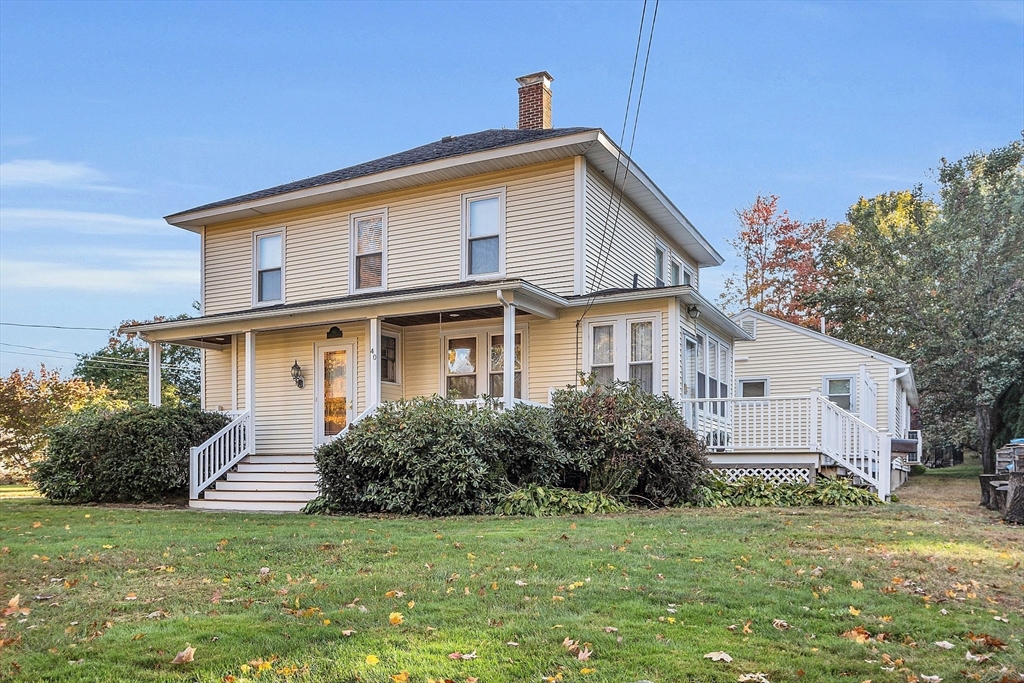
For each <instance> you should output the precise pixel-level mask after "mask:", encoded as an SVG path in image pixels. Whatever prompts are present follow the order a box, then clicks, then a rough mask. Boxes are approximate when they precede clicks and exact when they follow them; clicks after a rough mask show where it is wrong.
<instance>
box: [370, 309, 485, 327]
mask: <svg viewBox="0 0 1024 683" xmlns="http://www.w3.org/2000/svg"><path fill="white" fill-rule="evenodd" d="M503 313H504V309H502V307H501V306H488V307H486V308H464V309H460V310H457V311H442V312H439V313H416V314H413V315H396V316H388V317H386V318H383V319H382V322H386V323H390V324H392V325H398V326H399V327H412V326H415V325H436V324H438V323H439V322H446V323H454V322H465V321H467V320H490V319H493V318H500V317H501V316H502V314H503Z"/></svg>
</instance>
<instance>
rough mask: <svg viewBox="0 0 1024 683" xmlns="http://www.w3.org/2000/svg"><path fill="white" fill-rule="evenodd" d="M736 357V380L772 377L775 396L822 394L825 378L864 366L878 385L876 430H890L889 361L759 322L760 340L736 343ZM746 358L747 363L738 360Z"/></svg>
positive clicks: (768, 323)
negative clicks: (812, 392) (813, 391)
mask: <svg viewBox="0 0 1024 683" xmlns="http://www.w3.org/2000/svg"><path fill="white" fill-rule="evenodd" d="M735 354H736V358H737V361H736V378H737V379H743V378H746V377H769V378H770V393H772V394H775V395H786V394H790V395H791V394H806V393H808V392H810V391H811V389H817V390H819V391H820V390H821V388H822V376H823V375H834V374H856V373H857V371H858V369H859V368H860V366H861V365H862V364H863V365H865V366H866V367H867V370H868V371H869V372H870V373H871V379H872V380H874V381H875V382H876V383H877V384H878V403H877V406H876V408H877V422H876V423H875V427H876V428H877V429H886V428H888V422H889V369H890V367H891V366H890V364H889V363H888V362H886V361H883V360H880V359H876V358H871V357H869V356H865V355H863V354H860V353H857V352H855V351H850V350H848V349H844V348H841V347H839V346H836V345H834V344H831V343H829V342H828V341H826V340H823V339H821V340H819V339H814V338H812V337H808V336H806V335H803V334H800V333H799V332H794V331H793V330H789V329H786V328H784V327H782V326H780V325H775V324H772V323H770V322H765V321H764V320H760V319H759V320H758V321H757V340H756V341H737V342H736V343H735ZM744 357H746V358H747V360H739V359H740V358H744ZM859 400H860V399H859V398H858V401H859Z"/></svg>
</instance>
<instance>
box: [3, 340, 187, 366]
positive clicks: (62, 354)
mask: <svg viewBox="0 0 1024 683" xmlns="http://www.w3.org/2000/svg"><path fill="white" fill-rule="evenodd" d="M0 346H9V347H11V348H16V349H30V350H32V351H50V352H51V353H52V354H53V355H49V356H44V357H47V358H60V359H65V358H66V359H68V360H79V361H81V362H82V363H101V364H108V365H136V366H141V367H146V368H148V367H149V362H148V361H144V360H133V359H131V358H107V357H100V358H94V357H92V356H90V355H88V354H78V353H74V352H72V351H60V350H58V349H44V348H41V347H38V346H23V345H21V344H7V343H5V342H0ZM6 353H12V354H20V355H25V356H42V354H30V353H24V354H23V353H20V352H18V351H7V352H6ZM161 367H163V368H167V369H169V370H183V371H187V370H190V369H191V368H188V367H185V366H181V365H171V364H169V363H162V364H161Z"/></svg>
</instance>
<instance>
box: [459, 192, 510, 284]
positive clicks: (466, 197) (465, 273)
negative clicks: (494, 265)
mask: <svg viewBox="0 0 1024 683" xmlns="http://www.w3.org/2000/svg"><path fill="white" fill-rule="evenodd" d="M491 197H497V198H498V272H496V273H479V274H471V273H470V272H469V203H470V202H471V201H475V200H478V199H489V198H491ZM461 211H462V241H461V249H460V251H461V256H460V264H459V268H460V274H461V278H462V280H464V281H465V280H495V279H500V278H503V277H505V186H504V185H502V186H501V187H493V188H490V189H487V190H478V191H476V192H467V193H465V194H463V195H462V209H461Z"/></svg>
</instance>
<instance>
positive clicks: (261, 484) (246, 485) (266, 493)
mask: <svg viewBox="0 0 1024 683" xmlns="http://www.w3.org/2000/svg"><path fill="white" fill-rule="evenodd" d="M318 477H319V475H318V473H317V469H316V462H315V461H314V460H313V455H312V454H296V455H269V454H263V455H261V454H256V455H247V456H245V457H244V458H242V459H241V460H239V461H238V463H237V464H235V465H234V467H232V468H231V469H229V470H228V471H227V472H225V473H224V475H223V476H221V477H220V478H218V479H217V480H216V481H215V482H214V484H213V486H210V487H209V488H207V489H206V490H204V491H203V492H201V493H200V494H199V497H198V498H193V499H192V500H191V501H189V507H192V508H198V509H205V510H239V511H253V512H255V511H261V512H298V511H300V510H302V508H303V507H304V506H305V505H306V503H308V502H309V501H310V500H312V499H313V498H315V497H316V496H317V493H318V491H317V479H318Z"/></svg>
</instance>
